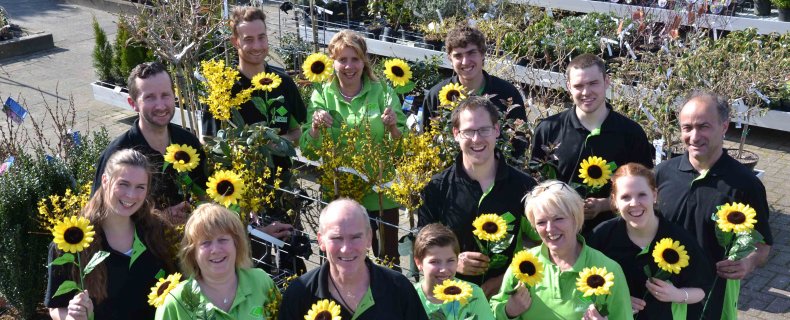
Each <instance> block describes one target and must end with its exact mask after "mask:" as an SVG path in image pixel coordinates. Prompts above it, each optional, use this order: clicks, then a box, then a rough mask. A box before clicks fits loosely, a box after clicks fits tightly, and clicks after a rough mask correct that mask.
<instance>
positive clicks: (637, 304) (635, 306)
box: [631, 296, 647, 314]
mask: <svg viewBox="0 0 790 320" xmlns="http://www.w3.org/2000/svg"><path fill="white" fill-rule="evenodd" d="M645 306H647V302H645V300H642V299H639V298H637V297H633V296H632V297H631V310H633V311H634V314H636V313H639V311H642V310H644V309H645Z"/></svg>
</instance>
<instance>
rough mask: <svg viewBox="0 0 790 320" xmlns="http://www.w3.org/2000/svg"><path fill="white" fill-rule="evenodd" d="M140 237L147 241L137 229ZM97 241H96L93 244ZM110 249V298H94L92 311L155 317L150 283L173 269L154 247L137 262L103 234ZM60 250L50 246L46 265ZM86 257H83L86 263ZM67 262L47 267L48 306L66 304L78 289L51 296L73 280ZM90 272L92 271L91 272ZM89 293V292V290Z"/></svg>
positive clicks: (119, 316)
mask: <svg viewBox="0 0 790 320" xmlns="http://www.w3.org/2000/svg"><path fill="white" fill-rule="evenodd" d="M137 232H138V234H137V235H138V236H139V239H140V241H144V234H143V233H144V232H145V230H142V229H141V228H138V229H137ZM94 245H95V244H94ZM101 250H104V251H108V252H109V253H110V256H109V257H107V258H106V259H105V260H104V261H103V262H102V265H104V267H105V268H107V279H106V285H107V298H106V299H105V300H104V301H102V303H96V300H95V299H92V300H93V312H94V314H95V318H96V319H119V320H122V319H129V320H132V319H134V320H137V319H153V318H154V313H155V311H156V309H155V308H154V307H152V306H150V305H149V304H148V294H149V293H151V287H153V286H154V285H156V283H157V281H158V279H157V278H156V276H157V275H167V274H168V273H169V272H171V271H174V270H165V265H164V263H163V262H162V261H161V260H159V259H157V258H156V257H155V256H154V254H153V253H152V252H151V250H148V249H147V248H146V250H145V251H143V252H142V254H140V255H139V256H138V257H137V259H135V260H134V263H131V257H130V256H127V255H125V254H123V253H121V252H118V251H115V250H113V249H112V247H110V245H109V243H107V240H106V238H105V237H102V249H101ZM60 254H61V252H60V251H59V250H58V249H57V245H55V244H54V243H52V244H50V246H49V256H48V258H47V265H49V263H51V262H52V261H53V260H55V259H56V258H57V257H58V256H59V255H60ZM86 263H87V261H82V264H83V266H84V265H85V264H86ZM70 271H71V268H70V267H68V266H65V267H64V266H51V267H49V268H48V281H47V291H46V295H45V296H44V306H46V307H47V308H66V307H68V305H69V300H71V299H72V298H73V297H74V296H75V295H76V294H77V293H78V292H77V291H72V292H69V293H67V294H63V295H60V296H57V297H55V298H52V295H54V294H55V292H56V291H57V289H58V287H59V286H60V284H61V283H63V281H66V280H74V281H77V282H79V279H78V278H77V279H75V278H73V277H72V275H71V272H70ZM89 276H90V275H89ZM89 293H90V292H89Z"/></svg>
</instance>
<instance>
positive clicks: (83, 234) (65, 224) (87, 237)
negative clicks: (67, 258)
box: [52, 216, 96, 253]
mask: <svg viewBox="0 0 790 320" xmlns="http://www.w3.org/2000/svg"><path fill="white" fill-rule="evenodd" d="M94 234H96V232H95V231H93V226H92V225H91V224H90V221H88V219H85V218H83V217H76V216H71V217H66V218H64V219H63V220H61V221H60V222H58V223H57V224H56V225H55V228H53V229H52V235H53V236H54V237H55V239H54V240H53V242H55V244H57V245H58V249H60V250H63V251H65V252H70V253H78V252H82V250H85V248H87V247H88V246H90V245H91V242H93V235H94Z"/></svg>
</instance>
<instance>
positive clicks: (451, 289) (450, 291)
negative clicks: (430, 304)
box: [444, 286, 461, 295]
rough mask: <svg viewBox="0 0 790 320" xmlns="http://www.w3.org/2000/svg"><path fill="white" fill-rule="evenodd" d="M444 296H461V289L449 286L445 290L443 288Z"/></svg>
mask: <svg viewBox="0 0 790 320" xmlns="http://www.w3.org/2000/svg"><path fill="white" fill-rule="evenodd" d="M444 294H448V295H457V294H461V288H459V287H456V286H449V287H447V288H444Z"/></svg>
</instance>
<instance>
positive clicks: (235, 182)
mask: <svg viewBox="0 0 790 320" xmlns="http://www.w3.org/2000/svg"><path fill="white" fill-rule="evenodd" d="M206 186H207V187H208V190H206V193H207V194H208V195H209V197H211V198H212V199H214V201H216V202H217V203H219V204H221V205H223V206H226V207H229V206H230V205H232V204H236V203H238V201H239V198H241V195H242V194H244V180H242V178H241V177H240V176H239V175H238V174H236V173H235V172H233V171H227V170H220V171H217V172H215V173H214V175H213V176H211V177H210V178H208V182H207V183H206Z"/></svg>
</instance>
